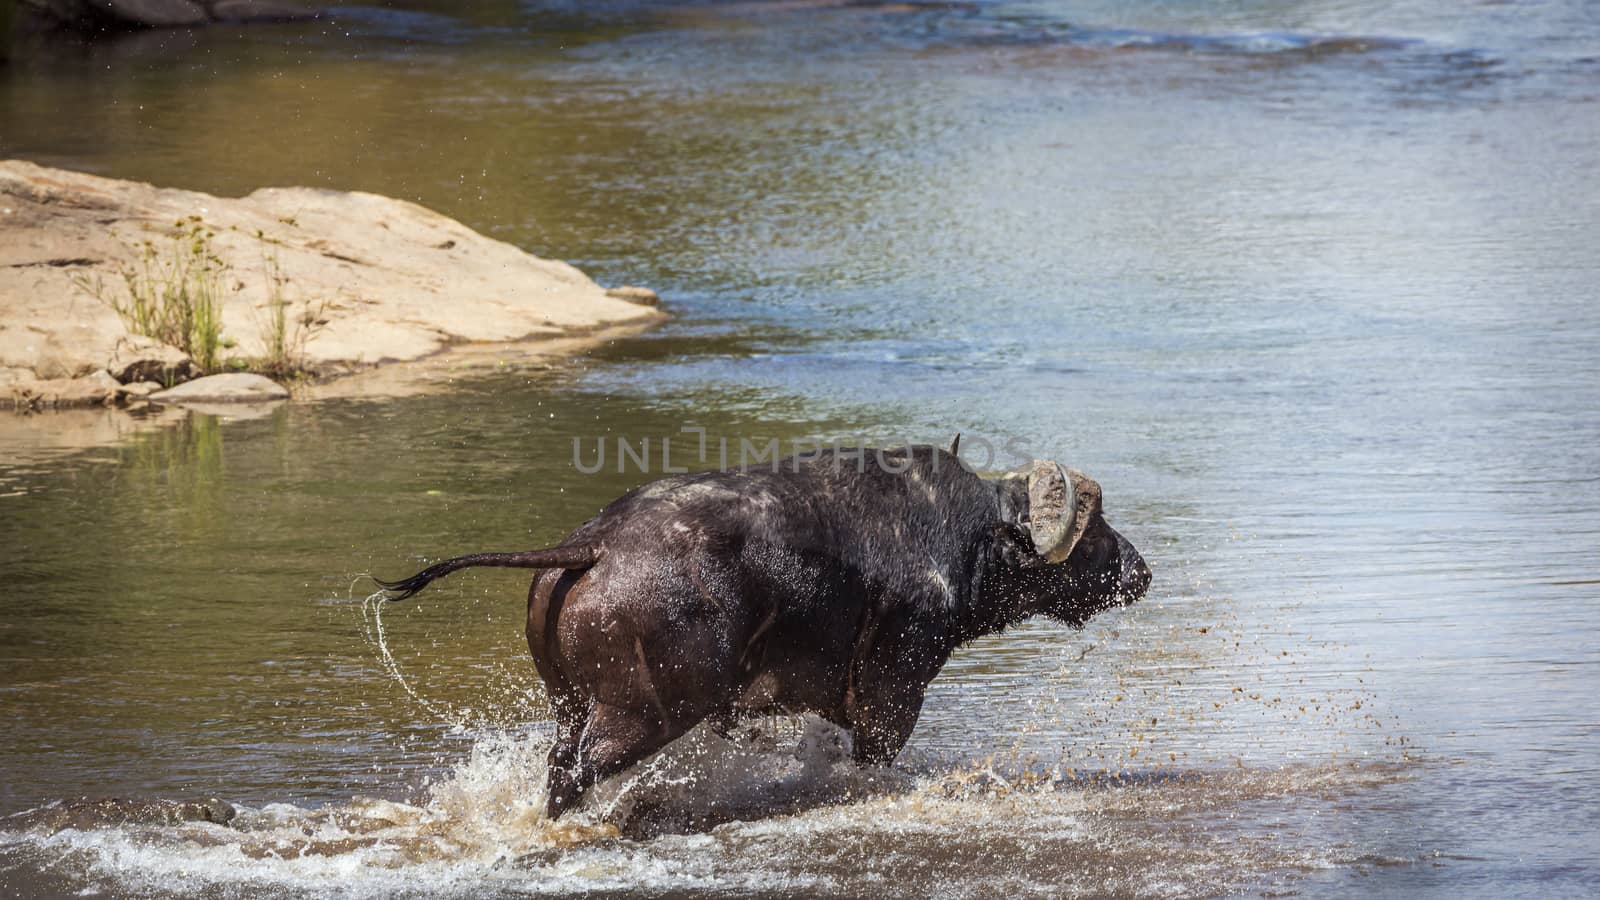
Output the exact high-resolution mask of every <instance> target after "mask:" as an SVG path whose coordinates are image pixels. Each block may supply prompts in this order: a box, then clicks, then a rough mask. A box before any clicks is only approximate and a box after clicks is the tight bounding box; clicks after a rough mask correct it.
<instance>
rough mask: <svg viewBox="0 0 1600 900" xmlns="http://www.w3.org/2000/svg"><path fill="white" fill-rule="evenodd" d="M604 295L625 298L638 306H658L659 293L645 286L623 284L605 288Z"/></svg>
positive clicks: (659, 300) (618, 298) (617, 298)
mask: <svg viewBox="0 0 1600 900" xmlns="http://www.w3.org/2000/svg"><path fill="white" fill-rule="evenodd" d="M606 296H607V297H611V298H613V299H616V300H626V301H628V302H629V303H637V304H639V305H640V306H660V305H661V295H660V294H657V293H656V292H655V291H652V290H650V289H649V288H647V287H638V286H637V285H629V284H625V285H622V286H621V287H614V288H606Z"/></svg>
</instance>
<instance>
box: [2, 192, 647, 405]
mask: <svg viewBox="0 0 1600 900" xmlns="http://www.w3.org/2000/svg"><path fill="white" fill-rule="evenodd" d="M189 216H199V217H200V218H201V219H202V220H203V221H204V222H205V224H206V225H207V226H208V227H209V228H210V230H211V231H212V232H213V233H214V235H215V236H214V237H213V238H212V239H211V241H210V244H211V250H212V252H214V253H216V254H217V255H218V256H219V257H221V258H222V259H223V260H224V261H226V262H227V263H228V264H229V270H228V272H227V275H226V278H225V279H224V280H225V290H224V292H223V297H222V301H221V304H222V325H223V334H224V336H225V337H226V338H228V339H230V341H231V343H232V348H231V349H229V350H227V351H225V352H224V356H225V357H229V356H238V357H242V358H245V359H250V358H256V357H260V356H263V355H265V353H266V348H267V345H268V343H269V339H268V328H269V323H270V321H271V318H272V317H271V316H270V315H269V314H268V312H269V310H270V308H271V304H272V300H273V293H272V290H271V282H270V279H269V278H268V277H267V274H266V273H265V272H264V271H263V264H262V256H263V251H264V250H268V249H270V251H271V253H272V254H273V255H275V256H276V258H277V265H278V269H279V272H280V273H281V275H282V276H283V278H284V279H286V281H285V282H284V284H283V287H282V290H281V293H280V296H281V298H282V299H284V300H287V301H288V302H289V304H290V306H289V312H290V315H291V320H299V319H302V318H304V317H305V315H306V314H307V313H312V314H314V317H315V319H316V320H318V321H320V322H321V323H323V324H321V325H320V326H318V327H316V328H315V329H314V330H313V331H312V332H311V333H309V336H308V340H307V341H306V342H305V345H304V349H305V356H304V362H305V364H306V365H307V366H308V367H309V368H310V369H312V370H313V371H314V372H316V373H317V374H318V375H322V376H329V375H337V374H342V373H347V372H354V371H357V370H360V369H364V368H368V367H370V366H372V365H374V364H377V363H382V362H387V361H402V360H415V359H421V358H423V357H426V356H430V355H432V354H434V353H436V352H438V351H440V350H443V349H445V348H447V347H451V346H453V345H457V344H462V343H467V342H496V343H498V342H509V341H520V340H523V339H526V338H535V337H557V336H577V335H582V334H586V333H589V332H592V331H595V330H597V329H599V328H602V327H609V326H613V325H623V324H629V325H632V324H642V323H647V322H650V321H653V320H657V319H660V318H661V317H662V315H663V314H662V313H661V312H660V311H659V310H657V309H653V308H651V307H648V306H643V305H641V299H640V297H637V296H634V297H629V298H628V299H623V298H619V297H617V296H610V295H608V294H607V292H606V290H605V289H604V288H602V287H600V286H599V285H597V284H595V283H594V281H592V280H591V279H590V278H589V277H588V276H586V275H584V274H583V273H582V272H580V271H578V270H577V269H575V268H573V267H572V266H570V265H568V264H566V263H564V262H559V261H557V260H550V259H541V258H539V257H537V256H533V255H531V254H529V253H527V252H525V251H523V250H521V249H519V248H517V247H515V246H512V245H511V244H507V243H504V242H502V241H497V240H494V239H493V238H489V237H485V236H484V235H481V234H478V233H477V232H475V231H473V230H471V229H470V228H467V227H466V226H465V225H462V224H461V223H460V222H457V221H455V220H453V219H450V218H448V217H446V216H442V215H440V214H438V213H436V212H433V211H431V210H428V209H425V208H423V207H421V206H417V205H416V204H413V203H407V202H405V201H403V200H394V199H390V198H388V197H380V196H378V195H376V194H365V193H359V192H354V193H344V192H339V191H326V190H314V189H310V188H267V189H264V190H259V191H256V192H255V193H253V194H250V195H249V196H247V197H242V198H235V199H229V198H223V197H214V196H211V195H209V194H202V193H197V192H194V191H183V190H174V189H168V188H157V187H153V186H151V185H148V184H143V183H140V182H134V181H119V180H116V179H110V178H100V177H97V176H93V175H84V174H81V173H77V172H69V171H65V170H61V169H49V168H45V167H43V166H38V165H34V164H33V163H29V162H22V161H16V160H11V161H0V375H3V374H5V373H12V374H11V375H8V376H6V378H0V387H3V386H4V384H3V383H4V381H5V380H6V379H10V380H12V381H16V380H18V378H17V377H16V376H15V373H18V372H22V373H31V377H32V378H35V379H56V378H76V377H81V376H85V375H89V374H90V373H92V372H95V371H97V370H101V369H107V368H111V367H112V364H113V361H114V360H116V361H117V362H119V363H120V362H122V361H123V359H124V358H123V357H122V356H119V355H118V352H119V348H122V347H124V346H125V342H126V341H127V340H128V338H129V334H128V331H127V328H126V327H125V326H124V325H123V323H122V320H121V319H120V318H119V317H118V316H117V314H116V312H115V311H114V310H113V309H112V308H111V307H110V305H109V303H108V302H107V299H106V296H107V295H108V294H116V292H119V291H122V290H125V288H124V285H123V282H122V277H121V274H120V269H121V267H123V266H125V265H126V264H128V263H130V262H132V261H134V260H135V259H136V255H137V252H138V250H137V247H138V245H139V244H140V243H141V242H143V241H151V242H153V243H154V244H155V246H156V247H157V248H158V249H160V248H168V247H170V246H171V239H170V236H169V235H170V233H171V231H172V228H173V223H175V222H177V221H179V220H180V219H185V218H186V217H189ZM258 235H260V236H259V237H258ZM96 281H98V283H100V284H101V285H103V286H104V287H103V290H102V292H101V296H99V297H97V296H95V295H94V293H93V292H91V291H87V290H86V289H85V287H84V286H85V285H86V284H92V283H95V282H96ZM116 295H117V296H120V294H116ZM131 362H132V363H136V362H138V360H133V361H131ZM130 364H131V363H130ZM113 373H114V374H116V373H121V374H122V375H123V376H125V377H126V378H129V379H143V378H149V377H151V375H150V373H149V372H147V371H145V370H144V369H142V368H135V369H133V370H131V371H130V370H128V369H127V368H126V367H125V366H119V367H118V368H117V369H114V370H113ZM157 380H159V379H157Z"/></svg>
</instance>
